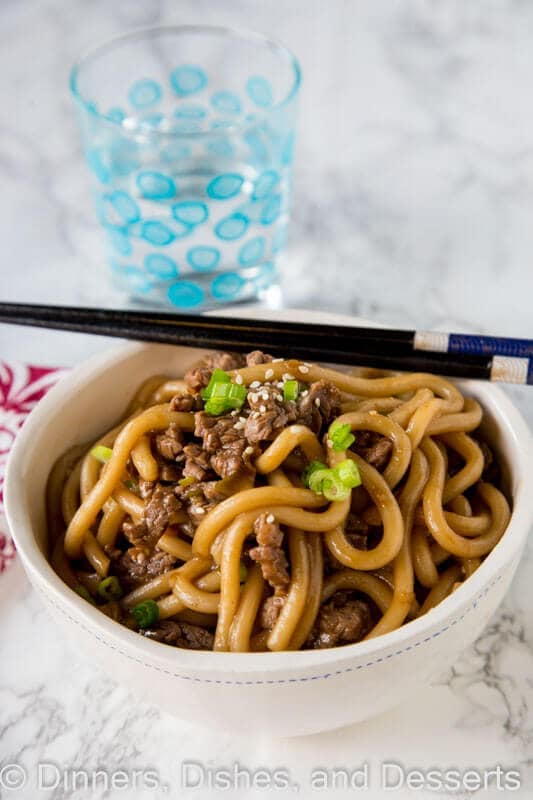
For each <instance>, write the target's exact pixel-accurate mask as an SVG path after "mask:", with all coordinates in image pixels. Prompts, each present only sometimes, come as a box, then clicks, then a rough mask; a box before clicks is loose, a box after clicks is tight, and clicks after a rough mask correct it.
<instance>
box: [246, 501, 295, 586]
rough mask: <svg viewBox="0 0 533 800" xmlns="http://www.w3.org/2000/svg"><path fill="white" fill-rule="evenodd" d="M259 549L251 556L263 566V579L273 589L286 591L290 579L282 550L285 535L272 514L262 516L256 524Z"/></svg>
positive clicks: (253, 549)
mask: <svg viewBox="0 0 533 800" xmlns="http://www.w3.org/2000/svg"><path fill="white" fill-rule="evenodd" d="M254 533H255V537H256V539H257V547H253V548H252V549H251V550H250V552H249V554H248V555H249V556H250V558H251V559H252V561H257V562H258V563H259V564H260V565H261V572H262V573H263V578H264V579H265V580H266V581H268V583H269V584H270V585H271V586H272V588H273V589H275V590H279V589H282V590H283V589H286V588H287V586H288V585H289V582H290V578H289V572H288V563H287V557H286V555H285V552H284V550H283V548H282V543H283V533H282V531H281V529H280V527H279V525H278V523H277V522H276V520H275V519H274V516H273V515H272V514H267V513H265V514H261V515H260V516H259V517H257V519H256V521H255V523H254Z"/></svg>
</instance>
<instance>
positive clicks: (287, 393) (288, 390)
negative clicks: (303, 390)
mask: <svg viewBox="0 0 533 800" xmlns="http://www.w3.org/2000/svg"><path fill="white" fill-rule="evenodd" d="M299 390H300V387H299V385H298V381H285V383H284V384H283V399H284V400H296V398H297V397H298V392H299Z"/></svg>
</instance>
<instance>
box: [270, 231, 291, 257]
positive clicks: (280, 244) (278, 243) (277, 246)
mask: <svg viewBox="0 0 533 800" xmlns="http://www.w3.org/2000/svg"><path fill="white" fill-rule="evenodd" d="M286 243H287V226H286V225H284V226H283V227H281V228H279V230H278V231H277V232H276V233H275V234H274V236H273V237H272V244H271V248H270V249H271V252H272V254H273V255H275V254H276V253H279V252H280V250H283V248H284V247H285V245H286Z"/></svg>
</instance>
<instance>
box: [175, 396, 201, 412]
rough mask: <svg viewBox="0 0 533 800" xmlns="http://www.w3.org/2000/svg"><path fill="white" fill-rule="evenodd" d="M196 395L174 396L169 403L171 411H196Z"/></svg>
mask: <svg viewBox="0 0 533 800" xmlns="http://www.w3.org/2000/svg"><path fill="white" fill-rule="evenodd" d="M198 400H199V398H198V395H192V394H175V395H174V397H173V398H172V399H171V401H170V410H171V411H196V410H197V408H198V405H199V403H198Z"/></svg>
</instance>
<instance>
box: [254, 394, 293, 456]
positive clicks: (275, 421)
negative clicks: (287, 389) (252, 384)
mask: <svg viewBox="0 0 533 800" xmlns="http://www.w3.org/2000/svg"><path fill="white" fill-rule="evenodd" d="M247 400H248V405H249V407H250V408H251V413H250V415H249V416H248V417H247V419H246V423H245V426H244V435H245V437H246V439H247V440H248V441H249V442H250V443H252V444H255V443H257V442H270V441H272V440H273V439H275V438H276V436H277V435H278V433H280V431H282V430H283V428H285V427H286V425H288V424H289V423H290V422H294V421H295V420H296V403H286V402H285V401H284V400H283V395H282V394H281V393H280V390H279V389H278V388H277V387H276V386H260V387H259V388H254V389H250V391H249V392H248V397H247Z"/></svg>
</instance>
